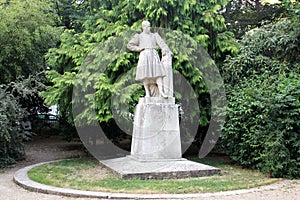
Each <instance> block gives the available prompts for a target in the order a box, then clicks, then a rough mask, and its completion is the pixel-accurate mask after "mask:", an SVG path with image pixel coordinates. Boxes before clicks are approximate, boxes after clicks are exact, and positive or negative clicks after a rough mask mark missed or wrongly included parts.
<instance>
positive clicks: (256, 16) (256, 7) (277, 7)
mask: <svg viewBox="0 0 300 200" xmlns="http://www.w3.org/2000/svg"><path fill="white" fill-rule="evenodd" d="M285 11H286V9H285V7H284V6H283V5H282V4H279V3H275V4H269V3H268V1H263V0H247V1H244V0H231V1H229V2H228V4H227V5H226V6H225V8H224V10H223V12H224V17H225V19H226V24H227V26H228V29H229V30H230V31H232V32H234V33H235V37H236V38H239V39H240V38H241V37H242V36H243V35H244V33H246V32H247V31H249V30H251V29H253V28H256V27H260V26H262V25H266V24H268V23H272V22H274V21H275V20H276V19H278V18H280V17H282V16H283V15H285V14H284V13H285Z"/></svg>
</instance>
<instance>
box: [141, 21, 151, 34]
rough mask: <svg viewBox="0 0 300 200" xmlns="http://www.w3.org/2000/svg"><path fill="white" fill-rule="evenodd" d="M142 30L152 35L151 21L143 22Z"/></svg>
mask: <svg viewBox="0 0 300 200" xmlns="http://www.w3.org/2000/svg"><path fill="white" fill-rule="evenodd" d="M142 29H143V32H145V33H150V22H149V21H143V22H142Z"/></svg>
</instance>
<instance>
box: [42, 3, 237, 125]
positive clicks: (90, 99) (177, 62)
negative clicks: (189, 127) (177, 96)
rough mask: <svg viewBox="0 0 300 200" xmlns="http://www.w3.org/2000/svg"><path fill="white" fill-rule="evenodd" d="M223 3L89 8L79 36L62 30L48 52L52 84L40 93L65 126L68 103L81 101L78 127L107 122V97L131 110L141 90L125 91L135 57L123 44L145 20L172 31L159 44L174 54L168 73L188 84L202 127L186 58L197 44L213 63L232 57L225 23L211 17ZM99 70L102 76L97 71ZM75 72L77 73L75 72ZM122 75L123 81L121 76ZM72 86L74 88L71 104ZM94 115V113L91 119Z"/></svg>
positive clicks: (201, 91)
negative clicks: (54, 107)
mask: <svg viewBox="0 0 300 200" xmlns="http://www.w3.org/2000/svg"><path fill="white" fill-rule="evenodd" d="M92 2H94V1H84V2H83V5H82V6H87V4H88V3H92ZM226 2H227V1H226V0H218V1H208V2H197V1H179V0H168V1H160V0H155V1H145V0H125V1H105V0H104V1H102V2H101V6H100V5H98V6H95V5H94V4H93V5H94V6H93V9H88V10H87V11H86V17H87V20H86V21H85V23H84V25H83V27H84V31H83V32H78V31H77V32H76V30H65V31H64V32H63V34H62V35H61V44H60V46H59V47H58V48H53V49H51V50H50V51H49V52H48V54H47V55H46V59H47V63H48V65H49V66H50V67H51V68H52V69H53V70H52V71H50V72H48V73H47V74H48V78H49V79H50V81H51V82H52V83H53V85H52V86H50V87H48V89H47V91H46V92H44V93H43V96H44V97H45V98H46V102H47V103H48V104H58V105H59V107H60V109H61V111H62V112H61V113H63V114H64V115H65V116H66V117H67V119H68V122H69V123H71V124H73V116H72V112H71V111H72V104H73V105H74V102H75V103H80V102H81V103H82V105H83V107H84V108H81V110H80V112H79V111H78V115H77V114H75V115H76V116H77V117H78V121H80V123H82V124H85V123H88V124H91V123H95V122H104V123H111V122H112V121H113V115H112V113H111V107H114V106H115V105H114V104H112V103H111V96H112V94H114V95H117V96H118V95H119V96H118V99H119V100H120V101H121V102H119V103H120V104H122V103H124V104H126V105H128V104H129V105H132V106H133V107H134V105H135V103H136V102H137V100H138V98H139V97H140V96H142V94H143V90H142V89H141V88H142V87H141V85H138V84H134V85H132V86H131V87H127V84H128V83H131V84H132V82H130V81H132V80H134V78H133V74H132V73H131V72H133V73H134V67H135V66H136V63H137V59H138V54H137V53H132V52H130V53H129V52H126V51H125V50H124V45H125V46H126V40H127V41H128V40H129V39H130V38H131V37H132V33H133V32H132V30H136V31H139V30H141V22H142V21H143V20H149V21H150V22H151V24H152V27H161V28H167V29H171V30H176V31H174V32H173V35H168V36H165V34H164V33H162V34H161V35H162V36H165V37H166V38H164V39H168V38H169V39H170V40H169V41H167V43H168V45H169V46H170V47H171V49H172V51H173V53H174V60H173V65H174V68H175V69H176V70H177V71H179V72H180V73H181V74H183V75H184V77H185V78H186V79H188V80H191V85H192V87H193V88H194V89H195V91H196V94H197V95H198V98H199V102H201V103H200V104H201V105H200V106H201V108H200V110H201V113H202V115H201V120H200V122H199V123H200V124H201V125H202V126H207V125H208V122H209V117H210V108H209V106H210V105H209V104H210V100H209V95H208V91H207V89H206V85H205V83H204V81H203V79H202V78H201V73H199V71H197V70H196V68H195V66H193V65H191V64H190V63H188V62H187V58H188V56H189V55H191V53H193V51H194V49H193V48H195V45H194V46H193V45H192V43H195V44H196V45H202V46H203V47H204V48H206V50H207V51H208V52H209V53H210V55H211V56H212V57H213V58H214V59H216V60H217V61H221V60H222V59H224V58H225V55H227V54H229V53H232V54H234V53H236V52H237V46H236V44H235V42H234V40H233V39H232V34H231V33H229V32H226V26H225V20H224V18H223V17H222V16H221V15H220V14H218V12H217V11H218V10H219V9H220V8H221V7H222V6H223V5H225V4H226ZM88 5H91V4H88ZM88 7H89V6H88ZM124 34H125V35H124ZM183 35H186V36H189V37H190V38H191V39H190V40H188V39H184V40H185V41H193V42H191V43H190V44H183V46H186V45H190V46H189V48H186V49H185V51H187V52H185V51H179V50H182V49H183V48H180V45H181V42H182V41H181V40H180V39H181V38H182V36H183ZM114 37H115V38H114ZM172 38H173V40H172ZM120 40H121V41H120ZM174 41H177V42H174ZM99 46H100V47H101V48H100V49H99ZM178 47H179V48H178ZM121 50H124V51H122V52H121ZM120 52H121V53H120ZM179 53H181V55H180V56H179ZM103 66H104V68H106V69H105V71H103V70H102V71H101V69H102V68H103ZM101 67H102V68H101ZM80 69H83V71H79V70H80ZM124 74H128V76H123V75H124ZM130 74H131V75H132V76H131V75H130ZM74 85H75V86H76V87H77V89H78V88H80V89H79V93H78V94H74V95H75V96H74V97H73V99H72V89H73V86H74ZM125 86H126V87H125ZM125 90H126V92H125ZM76 97H78V98H76ZM82 97H84V99H83V98H82ZM72 101H73V102H72ZM133 107H131V108H130V109H129V110H130V112H133ZM73 109H75V110H76V109H77V108H73ZM94 111H96V113H95V114H91V113H93V112H94ZM75 113H76V112H75Z"/></svg>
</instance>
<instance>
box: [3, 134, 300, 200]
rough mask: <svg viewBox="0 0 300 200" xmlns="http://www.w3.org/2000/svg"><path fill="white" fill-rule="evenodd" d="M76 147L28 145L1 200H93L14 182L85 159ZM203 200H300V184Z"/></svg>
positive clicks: (6, 177)
mask: <svg viewBox="0 0 300 200" xmlns="http://www.w3.org/2000/svg"><path fill="white" fill-rule="evenodd" d="M76 149H78V146H77V144H76V143H65V142H63V141H61V140H60V139H59V138H57V137H54V136H52V137H50V138H47V139H45V138H37V139H35V140H34V141H33V142H30V143H28V144H27V145H26V152H27V153H26V161H24V162H21V163H18V164H17V165H15V166H14V167H12V168H10V169H6V170H5V171H4V173H0V199H1V200H61V199H63V200H93V199H87V198H71V197H64V196H56V195H47V194H41V193H34V192H30V191H27V190H25V189H23V188H21V187H19V186H17V185H16V184H15V183H14V182H13V175H14V173H15V172H16V171H17V170H18V169H20V168H22V167H25V166H28V165H31V164H35V163H40V162H44V161H50V160H56V159H61V158H69V157H77V156H80V155H83V153H82V152H80V151H78V150H76ZM197 199H199V200H299V199H300V180H297V181H292V182H291V183H290V184H288V185H286V186H282V187H280V188H279V189H276V190H274V189H273V190H264V191H255V192H249V193H244V194H231V195H227V196H213V197H211V196H210V197H203V198H202V197H201V198H197Z"/></svg>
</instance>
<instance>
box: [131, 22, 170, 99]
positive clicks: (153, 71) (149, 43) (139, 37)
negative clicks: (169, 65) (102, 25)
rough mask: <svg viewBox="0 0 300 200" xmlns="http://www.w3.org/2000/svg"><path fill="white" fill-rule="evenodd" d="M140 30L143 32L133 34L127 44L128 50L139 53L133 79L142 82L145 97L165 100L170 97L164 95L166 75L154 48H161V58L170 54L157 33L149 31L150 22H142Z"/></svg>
mask: <svg viewBox="0 0 300 200" xmlns="http://www.w3.org/2000/svg"><path fill="white" fill-rule="evenodd" d="M142 29H143V32H142V33H140V34H135V35H134V37H133V38H132V39H131V40H130V41H129V43H128V44H127V48H128V49H129V50H131V51H136V52H140V56H139V61H138V65H137V70H136V77H135V79H136V80H137V81H142V82H143V84H144V88H145V92H146V97H164V98H167V97H169V96H170V95H169V94H166V93H165V91H164V87H165V88H168V87H169V86H164V80H163V79H164V77H165V76H166V75H167V74H168V73H167V72H166V69H165V66H164V64H163V63H162V62H161V60H160V57H159V55H158V53H157V51H156V48H157V46H159V47H160V48H161V50H162V56H163V57H164V56H168V57H171V55H172V52H171V51H170V49H169V47H168V46H167V44H166V43H165V42H164V41H163V40H162V38H161V37H160V35H159V34H158V33H152V32H151V31H150V22H148V21H143V22H142ZM168 60H170V59H168ZM171 70H172V69H171ZM168 89H169V88H168Z"/></svg>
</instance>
